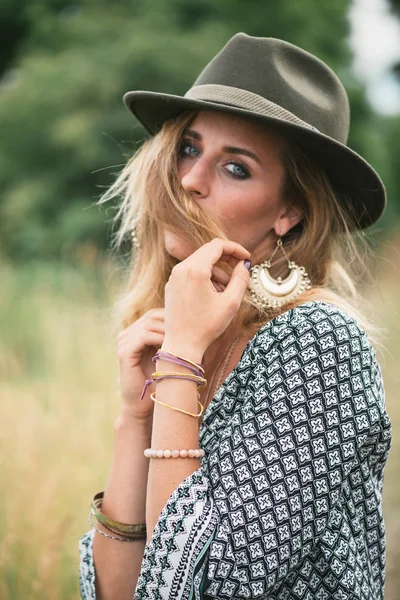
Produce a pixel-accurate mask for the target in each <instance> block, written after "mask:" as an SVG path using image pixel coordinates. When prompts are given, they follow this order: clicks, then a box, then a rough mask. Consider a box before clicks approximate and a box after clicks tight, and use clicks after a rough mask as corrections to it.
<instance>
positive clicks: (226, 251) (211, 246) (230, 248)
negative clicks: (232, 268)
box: [185, 238, 250, 274]
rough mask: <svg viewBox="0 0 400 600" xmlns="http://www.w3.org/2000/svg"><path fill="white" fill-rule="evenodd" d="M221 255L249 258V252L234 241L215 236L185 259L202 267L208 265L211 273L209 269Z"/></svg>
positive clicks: (241, 258) (242, 258)
mask: <svg viewBox="0 0 400 600" xmlns="http://www.w3.org/2000/svg"><path fill="white" fill-rule="evenodd" d="M222 256H225V257H226V258H231V257H233V258H236V259H237V260H244V259H246V258H250V252H249V251H248V250H246V248H244V247H243V246H241V245H240V244H238V243H236V242H231V241H230V240H221V239H219V238H215V239H214V240H212V241H211V242H208V243H207V244H204V245H203V246H201V248H199V249H198V250H196V252H194V253H193V254H192V255H191V256H189V258H187V259H186V261H188V263H190V264H195V265H199V266H200V265H201V268H202V269H204V267H208V269H209V271H210V274H211V269H212V268H213V266H214V265H215V263H217V262H218V261H219V260H221V257H222ZM186 261H185V262H186Z"/></svg>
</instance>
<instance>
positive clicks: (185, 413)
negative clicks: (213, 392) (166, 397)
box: [150, 392, 204, 418]
mask: <svg viewBox="0 0 400 600" xmlns="http://www.w3.org/2000/svg"><path fill="white" fill-rule="evenodd" d="M150 398H151V399H152V400H153V402H156V403H157V404H161V406H165V407H166V408H171V409H172V410H176V411H178V412H180V413H183V414H184V415H189V417H195V418H197V417H201V415H202V414H203V411H204V406H203V405H202V403H201V402H200V400H197V404H198V405H199V406H200V412H199V413H198V414H197V415H195V414H194V413H191V412H189V411H187V410H183V408H177V407H176V406H171V405H170V404H165V402H161V400H157V398H156V396H155V394H154V392H153V393H152V394H150Z"/></svg>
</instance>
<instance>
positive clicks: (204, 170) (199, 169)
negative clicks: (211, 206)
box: [181, 157, 211, 200]
mask: <svg viewBox="0 0 400 600" xmlns="http://www.w3.org/2000/svg"><path fill="white" fill-rule="evenodd" d="M210 181H211V173H210V170H209V168H208V166H207V162H206V160H205V159H204V158H203V157H200V158H198V159H196V161H193V162H191V163H190V164H186V165H185V166H184V167H183V168H182V169H181V185H182V187H183V189H184V190H185V191H186V192H187V193H188V194H190V195H191V196H192V198H193V200H199V199H201V198H207V196H208V195H209V193H210Z"/></svg>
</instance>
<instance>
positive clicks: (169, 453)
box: [144, 448, 205, 458]
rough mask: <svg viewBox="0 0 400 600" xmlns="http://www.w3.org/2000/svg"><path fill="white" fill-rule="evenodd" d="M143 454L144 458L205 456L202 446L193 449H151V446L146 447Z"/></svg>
mask: <svg viewBox="0 0 400 600" xmlns="http://www.w3.org/2000/svg"><path fill="white" fill-rule="evenodd" d="M144 455H145V457H146V458H201V457H202V456H205V452H204V450H203V449H202V448H196V449H195V450H168V449H167V450H153V449H152V448H146V450H145V451H144Z"/></svg>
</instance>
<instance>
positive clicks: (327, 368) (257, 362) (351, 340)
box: [249, 301, 384, 397]
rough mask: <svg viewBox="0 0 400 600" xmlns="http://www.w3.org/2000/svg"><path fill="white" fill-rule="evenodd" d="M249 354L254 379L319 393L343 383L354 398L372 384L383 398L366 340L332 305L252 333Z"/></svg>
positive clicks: (304, 308)
mask: <svg viewBox="0 0 400 600" xmlns="http://www.w3.org/2000/svg"><path fill="white" fill-rule="evenodd" d="M249 350H250V363H251V366H252V372H253V374H255V375H256V376H257V374H261V373H263V375H264V377H265V378H266V379H267V380H268V382H271V381H272V382H273V383H275V382H276V383H277V384H278V381H279V382H282V383H283V385H284V386H286V387H288V386H294V387H295V386H296V384H298V383H299V382H300V380H302V383H303V384H304V383H305V382H306V381H307V382H309V387H310V389H311V388H313V389H314V388H315V390H316V391H319V392H322V390H325V389H328V388H330V386H331V385H335V384H336V385H338V386H342V387H343V385H344V384H345V383H346V386H347V387H348V388H349V391H350V390H352V391H353V392H356V391H357V389H358V388H364V387H365V386H368V385H370V384H371V383H372V382H374V383H375V384H376V385H377V388H378V389H377V394H378V396H380V397H382V396H383V393H384V392H383V381H382V374H381V369H380V366H379V363H378V362H377V359H376V352H375V349H374V348H373V346H372V344H371V342H370V340H369V338H368V335H367V334H366V332H365V331H364V330H363V329H362V328H361V327H360V325H359V324H358V322H357V320H356V319H355V318H354V317H353V316H351V315H349V314H347V313H346V312H344V311H342V310H341V309H339V308H338V307H336V306H334V305H332V304H327V303H324V302H321V301H312V302H308V303H305V304H302V305H299V306H297V307H296V308H293V309H291V310H289V311H287V312H285V313H282V314H281V315H280V316H279V317H277V318H275V319H273V320H272V321H270V322H269V323H267V324H266V325H264V326H263V327H262V328H261V329H260V330H259V331H258V332H257V333H256V335H255V336H254V338H253V339H252V343H251V345H250V348H249ZM317 380H319V382H320V384H318V383H317ZM311 382H313V383H311ZM342 384H343V385H342ZM343 389H344V388H343Z"/></svg>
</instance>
